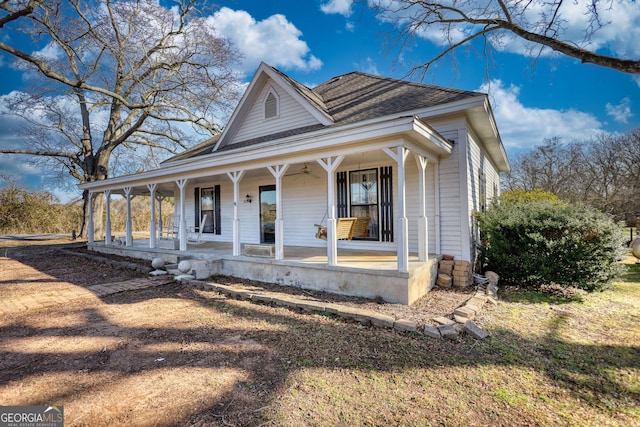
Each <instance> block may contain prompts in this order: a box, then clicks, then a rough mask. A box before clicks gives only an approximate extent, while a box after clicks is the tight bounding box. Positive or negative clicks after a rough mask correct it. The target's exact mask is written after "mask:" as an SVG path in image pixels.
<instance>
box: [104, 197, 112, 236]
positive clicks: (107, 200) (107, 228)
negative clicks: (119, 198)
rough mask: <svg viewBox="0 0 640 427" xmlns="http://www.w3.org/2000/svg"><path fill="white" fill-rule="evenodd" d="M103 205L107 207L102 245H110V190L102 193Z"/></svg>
mask: <svg viewBox="0 0 640 427" xmlns="http://www.w3.org/2000/svg"><path fill="white" fill-rule="evenodd" d="M104 198H105V204H106V207H107V222H106V224H105V225H104V244H105V245H110V244H111V190H105V192H104Z"/></svg>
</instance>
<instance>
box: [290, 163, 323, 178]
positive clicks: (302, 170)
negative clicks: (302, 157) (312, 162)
mask: <svg viewBox="0 0 640 427" xmlns="http://www.w3.org/2000/svg"><path fill="white" fill-rule="evenodd" d="M294 175H309V176H312V177H313V178H315V179H318V178H320V177H319V176H318V175H316V174H315V173H313V170H312V169H311V168H310V167H309V165H308V164H307V163H305V164H304V166H302V167H301V168H300V169H299V171H298V172H294V173H288V174H286V175H285V176H294Z"/></svg>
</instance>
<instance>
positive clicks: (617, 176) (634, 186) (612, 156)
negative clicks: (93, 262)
mask: <svg viewBox="0 0 640 427" xmlns="http://www.w3.org/2000/svg"><path fill="white" fill-rule="evenodd" d="M511 166H512V167H511V171H510V172H509V174H508V175H507V176H506V180H505V184H506V187H507V188H508V189H510V190H514V189H522V190H526V191H531V190H535V189H539V190H544V191H548V192H552V193H554V194H556V195H558V197H560V198H561V199H564V200H570V201H573V202H584V203H587V204H589V205H591V206H593V207H595V208H597V209H600V210H601V211H603V212H606V213H609V214H611V215H613V216H614V217H615V218H616V219H618V220H625V221H627V223H629V224H633V221H634V220H635V217H636V215H637V213H638V212H640V179H638V177H639V176H640V128H638V129H635V130H633V131H631V132H629V133H627V134H620V135H614V134H603V135H600V136H597V137H595V138H593V139H591V140H585V141H574V142H571V143H569V144H563V143H562V142H561V141H560V140H559V139H557V138H555V139H552V140H548V141H545V144H543V145H541V146H538V147H534V148H533V149H531V150H530V151H528V152H526V153H524V154H522V155H520V156H519V157H517V158H516V159H515V161H514V162H512V165H511Z"/></svg>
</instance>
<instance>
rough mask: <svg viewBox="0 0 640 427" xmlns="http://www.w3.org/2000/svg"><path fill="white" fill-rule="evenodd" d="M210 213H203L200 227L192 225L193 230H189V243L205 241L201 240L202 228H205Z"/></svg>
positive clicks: (195, 243) (194, 243)
mask: <svg viewBox="0 0 640 427" xmlns="http://www.w3.org/2000/svg"><path fill="white" fill-rule="evenodd" d="M208 215H209V214H204V215H202V220H201V221H200V226H199V227H192V228H191V230H189V233H187V243H191V244H192V245H199V244H200V243H204V242H201V241H200V238H201V237H202V230H204V224H205V222H206V221H207V216H208Z"/></svg>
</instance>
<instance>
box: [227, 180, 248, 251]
mask: <svg viewBox="0 0 640 427" xmlns="http://www.w3.org/2000/svg"><path fill="white" fill-rule="evenodd" d="M244 174H245V171H233V172H227V176H228V177H229V179H231V181H232V182H233V236H232V238H233V256H239V255H240V254H241V247H242V245H241V241H240V215H239V214H238V203H240V180H241V179H242V177H243V176H244Z"/></svg>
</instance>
